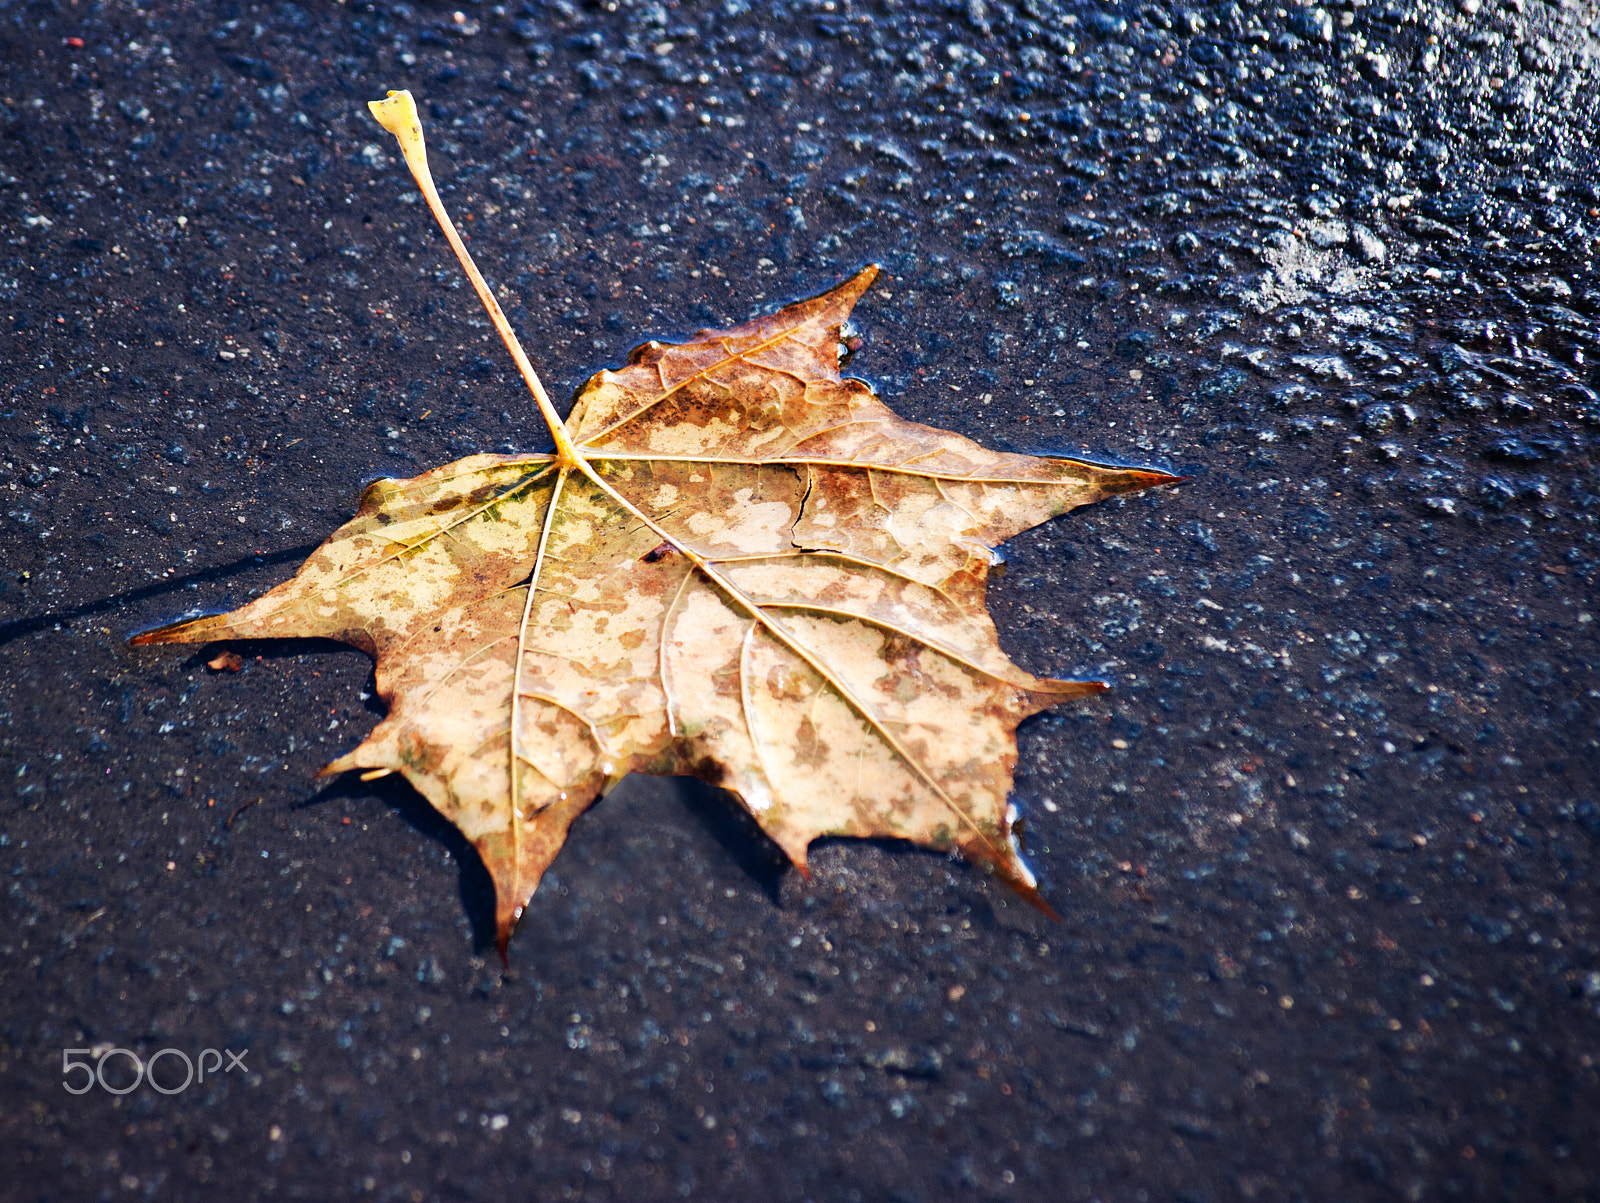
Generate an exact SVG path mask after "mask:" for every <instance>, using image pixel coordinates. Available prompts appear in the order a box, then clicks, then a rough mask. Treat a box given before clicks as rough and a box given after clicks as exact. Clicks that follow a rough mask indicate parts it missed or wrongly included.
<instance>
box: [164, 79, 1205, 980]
mask: <svg viewBox="0 0 1600 1203" xmlns="http://www.w3.org/2000/svg"><path fill="white" fill-rule="evenodd" d="M407 99H409V98H407ZM391 128H392V127H391ZM417 137H418V138H419V139H420V133H418V134H417ZM421 178H422V177H421V175H419V181H420V180H421ZM427 190H428V186H427V185H425V191H427ZM430 203H431V202H430ZM441 221H444V222H447V219H445V218H443V217H442V216H441ZM446 229H447V232H450V233H453V230H451V229H450V227H449V226H448V224H446ZM461 253H462V254H463V256H464V254H465V252H464V251H462V252H461ZM464 261H465V260H464ZM472 270H473V272H474V274H475V269H472ZM876 274H877V268H876V267H867V268H865V269H863V270H861V271H859V272H857V273H856V274H855V275H854V276H852V277H851V278H849V279H847V280H845V281H844V282H842V283H840V284H839V285H837V286H836V287H834V288H833V289H831V290H829V291H828V292H825V293H823V294H822V295H820V296H817V297H814V298H812V299H810V300H805V301H801V302H799V303H797V304H794V305H790V306H788V307H787V308H784V309H782V310H780V311H778V312H777V313H774V314H772V315H770V316H767V317H761V318H757V319H755V320H752V321H749V322H746V323H744V324H742V325H739V326H735V327H733V328H731V329H728V330H716V331H711V330H708V331H702V332H701V333H699V334H698V335H696V336H695V337H694V338H693V339H691V340H690V341H688V342H686V343H683V344H681V345H664V344H661V343H656V342H651V343H646V344H645V345H644V346H642V347H639V348H637V349H636V350H635V351H634V352H633V354H632V355H631V356H630V357H629V360H628V363H627V365H626V366H625V367H622V368H620V369H618V370H615V371H602V372H600V373H598V374H596V375H595V376H594V377H593V378H591V379H590V380H589V382H588V383H587V384H586V385H585V386H584V387H583V388H582V390H580V392H579V394H578V397H577V399H576V402H575V404H574V406H573V408H572V411H571V414H570V416H569V417H568V418H567V420H566V423H565V425H564V427H562V428H561V429H560V430H559V431H558V432H557V448H558V450H557V453H556V454H554V455H477V456H470V457H468V458H466V459H463V460H459V461H457V462H455V463H453V464H449V465H447V466H445V467H442V468H438V469H435V470H433V471H431V472H426V473H423V474H422V475H420V476H417V477H414V478H412V479H410V480H384V481H379V482H377V483H376V484H374V485H372V486H371V487H370V488H369V489H368V490H367V492H366V495H365V496H364V497H363V499H362V504H361V508H360V510H359V512H358V513H357V514H356V516H355V517H354V518H353V519H351V521H349V522H348V523H346V524H345V525H344V526H343V527H341V528H340V529H339V530H338V531H336V532H335V533H334V534H333V535H332V536H331V537H330V538H329V539H328V541H327V542H326V543H324V544H323V545H322V547H321V548H319V549H318V550H317V551H316V552H315V553H314V554H313V555H312V556H311V558H310V559H308V560H307V561H306V563H305V564H304V566H302V568H301V569H300V571H299V573H298V574H297V575H296V576H295V577H294V578H293V579H292V580H290V581H286V582H285V583H283V584H282V585H279V586H278V587H277V588H275V589H273V590H272V591H271V592H269V593H267V594H265V595H263V596H262V597H260V598H258V599H256V600H255V601H253V602H251V603H249V604H248V605H246V606H243V607H241V608H240V609H238V610H235V611H234V612H232V613H231V614H223V615H218V616H215V617H208V618H200V619H195V620H192V621H186V622H181V623H176V624H173V625H170V626H166V627H161V628H158V629H156V630H153V631H149V632H146V633H144V634H142V635H139V636H137V637H136V638H135V640H134V642H135V643H140V644H150V643H198V642H209V641H213V640H222V639H247V638H248V639H259V638H265V637H302V638H303V637H321V638H330V639H338V640H342V641H344V642H346V643H350V644H354V645H355V646H357V647H360V648H362V649H364V650H366V651H368V652H369V653H371V654H372V655H373V656H374V657H375V658H376V660H377V686H378V692H379V695H380V697H381V698H382V699H383V701H384V702H385V704H386V705H387V706H388V708H389V711H388V715H387V717H386V718H385V719H384V720H383V721H382V722H381V723H379V724H378V726H377V728H376V729H375V730H374V731H373V732H372V734H371V735H370V736H369V737H368V738H367V739H366V740H365V741H364V742H363V743H362V744H361V745H360V746H359V747H357V748H356V749H354V750H353V751H351V752H349V753H348V754H346V755H344V756H342V757H340V758H339V759H338V760H336V761H334V762H333V763H332V764H331V765H329V766H328V768H327V769H326V770H325V771H326V772H330V773H336V772H344V771H348V770H376V769H392V770H394V771H397V772H400V773H403V774H404V775H405V776H406V778H407V779H408V780H409V781H410V782H411V783H412V785H414V786H415V787H416V788H417V789H418V790H419V791H421V793H422V794H423V795H424V796H425V797H426V798H427V799H428V801H429V802H430V803H432V804H433V806H435V807H436V808H437V809H438V810H439V811H440V813H442V814H443V815H445V816H446V817H447V818H449V819H450V821H451V822H453V823H455V824H456V826H457V827H459V828H460V829H461V831H462V832H463V834H464V835H465V836H466V837H467V838H468V839H469V840H471V841H472V843H473V844H474V846H475V847H476V848H477V849H478V852H479V853H480V855H481V856H482V857H483V860H484V863H485V865H486V866H487V867H488V869H489V872H490V874H491V876H492V877H493V879H494V883H495V888H496V891H497V895H498V905H497V920H498V930H499V936H500V941H501V946H502V949H504V945H505V941H506V939H507V938H508V937H509V935H510V932H511V930H512V927H513V926H514V924H515V922H516V920H517V918H518V916H520V914H521V913H522V910H523V907H524V906H525V905H526V903H527V901H528V899H529V898H530V897H531V896H532V894H533V892H534V890H535V889H536V888H537V887H538V884H539V879H540V876H541V875H542V874H543V873H544V871H545V870H546V869H547V868H548V867H549V865H550V863H551V861H552V860H553V859H554V858H555V856H556V854H557V853H558V852H559V851H560V849H561V845H562V843H563V842H564V841H565V839H566V836H567V831H568V829H569V827H570V826H571V824H572V822H573V820H574V819H575V818H576V817H577V816H578V815H579V814H581V813H582V812H583V810H584V809H586V808H587V807H588V806H589V805H590V804H591V803H593V802H594V801H595V799H596V798H598V797H599V796H600V795H601V794H602V793H603V792H604V791H605V790H607V789H608V788H609V787H610V786H612V785H614V784H615V783H616V782H617V781H618V780H619V779H621V778H622V777H623V776H624V775H625V774H627V773H630V772H642V773H655V774H671V773H682V774H691V775H694V776H697V777H700V778H701V779H703V780H705V781H708V782H710V783H711V784H713V785H718V786H721V787H723V788H725V789H728V790H730V791H732V792H733V793H734V794H735V795H737V796H738V797H739V798H740V799H741V800H742V801H743V803H744V805H745V806H746V807H748V808H749V810H750V813H751V814H752V815H753V816H754V817H755V819H756V821H757V822H758V823H759V824H760V825H761V827H762V829H763V830H764V831H766V832H767V834H769V835H770V836H771V837H772V838H773V840H775V841H776V842H777V843H778V845H779V846H781V847H782V848H783V850H784V851H785V852H786V853H787V854H788V855H789V857H790V859H791V860H793V862H794V863H795V864H796V865H798V866H800V867H801V868H802V869H803V868H804V866H805V859H806V849H807V846H808V845H809V844H810V843H811V841H812V840H814V839H816V838H817V837H819V836H825V835H842V836H863V837H867V836H872V837H894V838H899V839H905V840H910V841H912V842H914V843H916V844H920V845H922V846H925V847H930V848H939V849H946V848H952V847H953V848H957V849H959V850H960V851H961V852H962V853H963V854H965V855H966V856H968V857H969V858H971V859H974V860H976V861H979V862H981V863H984V864H987V865H990V866H992V867H993V868H994V869H995V870H997V871H998V872H999V873H1000V875H1001V876H1003V877H1004V878H1005V879H1006V880H1007V881H1009V882H1010V883H1011V884H1012V885H1013V886H1015V887H1016V888H1017V889H1019V890H1020V891H1022V892H1023V893H1024V894H1025V895H1027V896H1028V897H1030V898H1032V899H1034V900H1035V901H1038V895H1037V892H1036V890H1035V886H1034V879H1033V876H1032V874H1031V873H1030V872H1029V871H1028V869H1027V867H1026V866H1025V865H1024V864H1023V863H1022V861H1021V859H1020V857H1019V856H1018V854H1017V851H1016V848H1015V845H1014V842H1013V839H1012V833H1011V818H1010V815H1009V813H1008V805H1007V795H1008V794H1009V792H1010V789H1011V781H1012V770H1013V767H1014V765H1015V761H1016V737H1015V732H1016V727H1017V724H1018V723H1020V722H1021V721H1022V719H1024V718H1026V717H1027V716H1028V715H1030V714H1033V713H1035V712H1037V711H1039V710H1041V709H1043V708H1045V707H1047V706H1051V705H1054V704H1056V703H1058V702H1060V701H1062V700H1064V699H1067V698H1072V697H1076V696H1081V695H1083V694H1088V693H1093V692H1097V691H1098V690H1100V689H1102V688H1104V686H1102V685H1101V684H1099V683H1097V682H1085V681H1055V680H1047V679H1041V678H1037V677H1034V676H1032V675H1030V674H1028V673H1026V672H1024V671H1022V670H1021V669H1020V668H1018V667H1017V666H1016V665H1015V664H1013V663H1012V662H1011V661H1010V660H1009V659H1008V658H1007V657H1006V655H1005V654H1004V652H1002V651H1001V649H1000V645H999V642H998V639H997V637H996V632H995V628H994V624H993V622H992V621H991V619H990V617H989V614H988V611H987V609H986V607H985V598H984V592H985V582H986V578H987V574H988V571H989V567H990V564H991V563H992V559H991V550H990V549H992V548H994V547H996V546H997V545H998V544H1000V543H1001V542H1003V541H1004V540H1005V539H1007V538H1009V537H1011V536H1012V535H1014V534H1016V533H1017V532H1019V531H1021V530H1024V529H1026V528H1028V527H1031V526H1034V525H1036V524H1038V523H1040V522H1043V521H1045V520H1046V519H1048V518H1051V517H1054V516H1055V515H1058V514H1061V513H1064V512H1065V511H1067V510H1070V509H1072V508H1074V507H1076V506H1080V505H1084V504H1087V503H1088V502H1091V501H1095V500H1097V499H1099V498H1101V497H1105V496H1108V495H1110V494H1113V493H1120V492H1127V491H1130V490H1134V489H1141V488H1146V487H1148V486H1151V485H1157V484H1163V483H1169V482H1171V481H1173V480H1174V479H1175V478H1174V477H1171V476H1169V475H1167V474H1164V473H1160V472H1151V471H1138V470H1132V469H1122V468H1105V467H1099V466H1096V465H1092V464H1088V463H1082V462H1078V461H1074V460H1069V459H1046V458H1039V457H1034V456H1027V455H1012V454H1002V453H998V452H993V451H989V450H986V449H985V448H983V447H981V446H979V445H978V444H976V443H974V442H972V441H971V440H968V439H966V438H963V437H961V436H959V435H955V434H951V433H949V432H946V431H941V430H937V429H934V428H931V427H927V426H921V425H918V424H916V423H913V422H907V421H905V420H903V419H901V418H899V417H898V416H896V415H895V414H894V413H893V412H891V411H890V410H889V408H888V407H887V406H885V405H884V404H883V402H882V401H880V400H879V399H878V398H877V397H876V396H875V395H874V394H873V392H872V391H871V389H870V388H868V386H867V385H866V384H864V383H862V382H861V381H859V380H852V379H844V378H841V376H840V373H839V349H840V347H839V338H840V327H841V325H842V323H843V322H844V320H845V319H846V317H848V315H849V313H850V311H851V309H852V308H853V307H854V305H855V304H856V302H857V300H858V299H859V298H860V297H861V295H862V294H863V292H864V291H865V290H866V289H867V287H868V286H869V285H870V284H871V282H872V280H873V278H874V276H875V275H876ZM475 282H476V278H475ZM482 291H483V290H481V289H480V292H482ZM495 312H497V311H496V310H491V315H493V314H494V313H495ZM519 350H520V348H519ZM530 383H531V382H530ZM536 395H537V396H539V397H540V400H541V408H542V409H543V408H544V405H545V399H544V398H543V397H542V389H539V390H536ZM1041 905H1042V903H1041Z"/></svg>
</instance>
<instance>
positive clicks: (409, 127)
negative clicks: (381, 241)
mask: <svg viewBox="0 0 1600 1203" xmlns="http://www.w3.org/2000/svg"><path fill="white" fill-rule="evenodd" d="M367 108H369V109H370V110H372V115H373V116H374V117H375V118H377V121H378V124H379V125H381V126H383V128H384V129H386V130H388V131H389V132H390V133H391V134H393V135H394V136H395V140H396V141H397V142H399V143H400V153H401V154H402V155H404V156H405V160H406V166H407V167H409V168H411V174H412V176H413V178H415V179H416V181H417V187H418V188H420V189H421V190H422V196H423V199H424V200H426V201H427V202H428V208H429V209H431V210H433V216H434V218H435V220H437V221H438V223H439V228H440V229H442V230H443V231H444V236H445V238H446V240H448V241H449V243H450V249H451V250H452V251H454V252H455V253H456V258H457V259H459V260H460V261H461V268H462V270H463V271H465V272H466V273H467V279H469V280H471V281H472V287H473V289H474V290H476V292H477V294H478V299H479V300H480V301H482V302H483V307H484V309H486V310H487V311H488V313H489V320H490V321H491V322H493V323H494V328H495V329H496V330H497V331H499V333H500V340H501V341H502V342H503V343H505V345H506V350H507V351H510V352H511V358H512V360H513V361H514V362H515V363H516V365H517V371H519V372H521V373H522V378H523V380H525V381H527V384H528V388H529V390H530V391H531V392H532V393H533V399H534V400H535V401H537V402H538V403H539V413H540V414H541V415H542V416H543V418H544V420H545V425H547V426H548V427H549V428H550V436H551V437H552V438H553V439H555V442H556V462H557V463H558V464H559V465H560V466H561V467H563V468H575V467H578V466H579V465H580V464H581V463H582V462H583V456H582V454H581V453H580V452H579V451H578V449H577V447H576V445H574V443H573V441H572V436H571V435H570V434H569V433H568V432H567V427H566V423H564V422H563V421H562V420H561V418H560V415H558V414H557V413H556V407H555V406H554V405H552V404H551V403H550V395H549V394H548V393H546V392H545V391H544V385H543V383H541V382H540V380H539V373H537V372H535V371H534V370H533V364H532V363H531V362H530V361H529V359H528V355H527V352H525V351H524V350H523V349H522V344H521V343H520V342H518V341H517V336H516V334H515V333H514V332H513V331H512V329H511V323H510V322H508V321H507V320H506V315H505V314H504V313H503V312H501V309H500V305H499V302H497V301H496V300H495V299H494V294H493V293H491V292H490V291H489V285H488V283H487V282H486V281H485V280H484V278H483V273H482V272H480V271H479V270H478V265H477V264H476V263H474V262H473V261H472V256H471V255H470V254H469V253H468V252H467V246H466V243H464V242H462V241H461V235H460V234H458V233H457V232H456V227H455V223H454V222H453V221H451V220H450V214H448V213H446V212H445V208H444V202H443V201H442V200H440V199H439V190H438V189H437V188H435V187H434V186H433V173H432V172H430V171H429V170H428V148H427V145H426V144H425V143H424V141H423V137H422V118H421V117H420V116H419V115H418V113H417V102H416V101H415V100H413V99H412V97H411V93H410V92H405V91H402V92H390V93H389V95H388V97H387V98H386V99H384V100H372V101H368V102H367Z"/></svg>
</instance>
